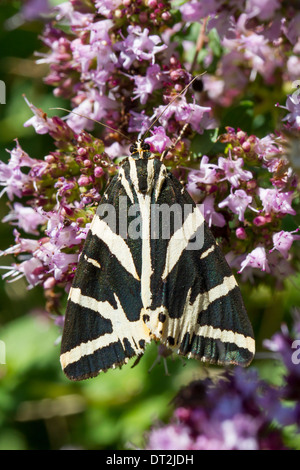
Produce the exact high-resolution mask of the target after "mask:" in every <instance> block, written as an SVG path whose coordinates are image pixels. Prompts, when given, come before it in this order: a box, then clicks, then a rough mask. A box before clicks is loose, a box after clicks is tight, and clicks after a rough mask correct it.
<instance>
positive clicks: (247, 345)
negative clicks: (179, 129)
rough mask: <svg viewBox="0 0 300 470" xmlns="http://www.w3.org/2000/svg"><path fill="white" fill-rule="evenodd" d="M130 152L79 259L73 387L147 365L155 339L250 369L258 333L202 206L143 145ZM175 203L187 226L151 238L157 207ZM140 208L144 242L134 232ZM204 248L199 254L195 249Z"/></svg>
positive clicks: (68, 323) (70, 362)
mask: <svg viewBox="0 0 300 470" xmlns="http://www.w3.org/2000/svg"><path fill="white" fill-rule="evenodd" d="M130 151H131V155H130V156H129V157H128V158H126V159H125V160H124V161H123V163H122V165H121V167H120V169H119V172H118V174H117V175H116V176H115V177H114V178H113V179H112V181H111V183H110V184H109V186H108V188H107V190H106V192H105V194H104V196H103V198H102V200H101V203H100V204H99V206H98V208H97V212H96V214H95V216H94V219H93V221H92V224H91V227H90V230H89V233H88V235H87V238H86V241H85V245H84V248H83V251H82V254H81V256H80V260H79V263H78V267H77V270H76V274H75V277H74V281H73V284H72V287H71V290H70V293H69V298H68V304H67V309H66V318H65V325H64V331H63V337H62V345H61V365H62V368H63V371H64V372H65V374H66V376H67V377H68V378H69V379H71V380H83V379H86V378H89V377H94V376H96V375H98V374H99V372H101V371H106V370H108V369H110V368H115V367H119V366H121V365H122V364H124V363H127V362H128V360H129V359H130V358H132V357H133V356H138V357H141V355H143V354H144V351H145V346H146V344H147V343H149V342H150V341H151V340H155V341H160V343H162V344H164V345H165V346H167V347H168V348H169V349H171V350H172V351H173V352H176V353H178V354H180V355H183V356H187V357H192V358H196V359H199V360H201V361H205V362H210V363H215V364H236V365H242V366H246V365H248V364H249V363H250V362H251V360H252V359H253V356H254V352H255V342H254V336H253V331H252V327H251V324H250V321H249V319H248V316H247V313H246V310H245V307H244V304H243V300H242V296H241V292H240V289H239V287H238V285H237V282H236V280H235V278H234V276H233V274H232V272H231V269H230V267H229V266H228V264H227V262H226V260H225V257H224V255H223V254H222V252H221V250H220V248H219V247H218V245H217V244H216V241H215V239H214V237H213V235H212V233H211V231H210V229H209V227H208V226H207V224H206V222H205V221H204V219H203V216H202V215H201V212H200V210H199V208H198V207H197V205H196V204H195V203H194V201H193V200H192V198H191V197H190V195H189V194H188V193H187V191H186V190H185V188H184V186H183V185H182V184H181V183H180V182H179V181H178V180H177V179H176V178H175V177H174V176H173V175H172V174H171V173H170V172H168V170H167V168H166V166H165V165H164V164H163V163H162V161H161V160H158V159H156V158H154V155H153V154H151V152H150V151H149V144H147V143H144V140H143V139H142V140H139V141H137V143H136V144H135V145H133V146H131V150H130ZM174 205H175V206H176V207H177V208H178V209H180V208H181V209H182V210H181V211H180V210H178V213H179V218H180V220H179V226H178V217H177V214H176V219H177V226H176V227H175V225H176V224H175V223H173V226H172V227H171V226H170V227H168V228H169V234H168V235H169V236H168V237H164V236H162V235H163V233H162V230H163V227H164V226H165V225H164V220H163V221H162V227H161V226H160V227H159V228H158V230H156V232H155V233H153V231H152V228H151V227H152V222H153V211H152V208H153V207H154V208H155V207H158V208H161V207H162V206H164V207H169V208H173V207H174ZM110 207H111V208H113V209H114V211H113V213H115V214H118V215H119V217H116V218H115V220H114V221H111V219H109V218H108V217H107V211H108V209H109V208H110ZM136 207H138V208H139V225H140V236H139V237H137V236H136V231H132V230H129V228H130V224H131V225H132V223H133V222H134V223H136V219H134V217H133V210H132V209H134V208H135V209H136ZM185 207H189V211H185V210H184V209H185ZM171 218H173V221H174V220H175V216H172V217H171ZM124 220H125V225H124ZM135 226H136V225H135ZM156 228H157V227H156ZM131 232H132V233H131ZM153 235H155V236H153ZM197 240H198V241H199V240H201V241H202V243H201V244H200V245H201V246H200V245H199V246H198V245H197V244H196V245H193V243H195V242H197ZM191 245H192V246H191Z"/></svg>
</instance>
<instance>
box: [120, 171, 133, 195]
mask: <svg viewBox="0 0 300 470" xmlns="http://www.w3.org/2000/svg"><path fill="white" fill-rule="evenodd" d="M119 175H120V176H121V179H120V181H121V184H122V186H123V188H124V189H125V192H126V194H127V196H128V197H129V199H130V201H131V203H132V204H133V203H134V197H133V193H132V191H131V187H130V184H129V182H128V180H127V178H126V176H125V171H124V168H122V167H121V168H120V169H119Z"/></svg>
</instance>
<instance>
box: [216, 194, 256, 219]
mask: <svg viewBox="0 0 300 470" xmlns="http://www.w3.org/2000/svg"><path fill="white" fill-rule="evenodd" d="M251 202H252V197H251V196H248V194H247V193H246V191H244V190H243V189H237V190H236V191H235V192H234V193H233V192H232V193H231V194H229V196H228V197H227V198H226V199H224V200H223V201H222V202H220V203H219V207H220V208H221V209H222V208H223V207H226V206H228V208H229V209H230V210H231V211H232V212H233V213H234V214H237V215H238V216H239V220H240V221H241V222H243V221H244V213H245V210H246V209H247V207H248V206H249V204H251Z"/></svg>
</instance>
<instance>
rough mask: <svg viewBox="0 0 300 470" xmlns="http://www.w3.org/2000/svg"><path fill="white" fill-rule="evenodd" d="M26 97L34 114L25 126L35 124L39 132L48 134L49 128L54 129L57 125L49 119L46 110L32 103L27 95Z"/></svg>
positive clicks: (36, 130)
mask: <svg viewBox="0 0 300 470" xmlns="http://www.w3.org/2000/svg"><path fill="white" fill-rule="evenodd" d="M24 99H25V101H26V103H27V104H28V106H29V107H30V109H31V111H32V112H33V114H34V116H33V117H32V118H30V119H28V120H27V121H26V122H25V123H24V127H29V126H33V127H34V129H35V132H36V133H37V134H48V132H49V130H53V131H54V130H55V129H56V126H55V125H54V124H53V122H52V119H49V118H48V117H47V115H46V113H44V111H42V110H41V109H39V108H37V107H36V106H34V105H33V104H32V103H30V102H29V101H28V99H27V98H26V97H24Z"/></svg>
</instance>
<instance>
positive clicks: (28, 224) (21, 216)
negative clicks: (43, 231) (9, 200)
mask: <svg viewBox="0 0 300 470" xmlns="http://www.w3.org/2000/svg"><path fill="white" fill-rule="evenodd" d="M46 220H47V219H46V217H44V216H43V215H41V214H40V213H39V212H38V211H37V210H35V209H33V208H32V207H26V206H23V205H22V204H20V203H19V202H16V203H15V204H14V208H13V210H11V212H10V213H9V214H8V215H6V216H5V217H4V218H3V220H2V222H13V225H16V226H17V227H18V228H20V229H22V230H24V232H26V233H31V234H33V235H37V234H38V233H39V232H38V230H37V227H38V226H39V225H43V224H44V223H45V222H46Z"/></svg>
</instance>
